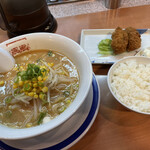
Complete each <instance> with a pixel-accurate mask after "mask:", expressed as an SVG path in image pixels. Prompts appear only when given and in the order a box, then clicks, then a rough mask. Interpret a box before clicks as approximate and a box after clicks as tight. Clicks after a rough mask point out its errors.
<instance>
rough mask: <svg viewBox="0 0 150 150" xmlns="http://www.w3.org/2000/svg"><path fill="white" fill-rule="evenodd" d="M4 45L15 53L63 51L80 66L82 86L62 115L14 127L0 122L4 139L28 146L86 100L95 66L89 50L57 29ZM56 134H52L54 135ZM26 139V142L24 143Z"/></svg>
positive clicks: (24, 37) (64, 120) (13, 143)
mask: <svg viewBox="0 0 150 150" xmlns="http://www.w3.org/2000/svg"><path fill="white" fill-rule="evenodd" d="M0 47H1V48H3V49H5V50H7V51H9V52H10V53H11V54H12V55H13V56H15V55H19V54H21V53H23V52H25V51H30V50H42V49H49V50H54V51H57V52H60V53H62V54H64V55H65V56H67V57H68V58H70V59H71V60H72V62H73V63H74V64H75V66H76V67H77V70H78V73H79V78H80V80H79V82H80V83H79V90H78V93H77V95H76V97H75V99H74V101H73V102H72V103H71V104H70V106H69V107H68V108H67V109H66V110H65V111H64V112H62V113H61V114H60V115H58V116H57V117H55V118H54V119H52V120H51V121H49V122H48V123H45V124H41V125H39V126H35V127H31V128H23V129H15V128H10V127H7V126H4V125H0V133H1V134H0V139H1V140H2V141H4V142H5V143H7V144H8V145H11V146H13V147H15V148H24V147H23V143H25V144H26V145H28V146H29V145H30V144H32V141H34V143H35V144H39V141H42V140H41V138H42V139H44V138H45V139H46V138H50V137H48V135H49V134H48V133H49V132H53V129H55V128H57V127H59V126H61V125H62V124H63V123H64V122H66V121H67V120H68V119H69V118H70V117H71V116H72V115H75V114H76V112H77V110H78V109H79V108H80V106H81V105H82V104H83V102H84V101H85V99H86V96H87V94H88V92H89V90H90V86H91V83H92V66H91V63H90V61H89V58H88V56H87V55H86V53H85V51H84V50H83V49H82V48H81V47H80V45H79V44H77V43H76V42H75V41H73V40H71V39H69V38H67V37H65V36H62V35H58V34H53V33H33V34H26V35H22V36H18V37H15V38H12V39H9V40H7V41H5V42H3V43H1V44H0ZM51 138H52V137H51ZM21 143H22V146H20V145H21Z"/></svg>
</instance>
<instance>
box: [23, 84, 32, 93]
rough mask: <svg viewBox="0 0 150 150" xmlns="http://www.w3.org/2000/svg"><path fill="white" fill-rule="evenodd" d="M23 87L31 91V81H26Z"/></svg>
mask: <svg viewBox="0 0 150 150" xmlns="http://www.w3.org/2000/svg"><path fill="white" fill-rule="evenodd" d="M23 89H24V90H25V91H30V90H31V86H30V84H29V83H25V84H24V85H23Z"/></svg>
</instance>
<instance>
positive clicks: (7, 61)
mask: <svg viewBox="0 0 150 150" xmlns="http://www.w3.org/2000/svg"><path fill="white" fill-rule="evenodd" d="M14 65H15V59H14V57H13V56H12V55H11V54H10V53H9V52H7V51H6V50H4V49H2V48H0V73H5V72H8V71H10V70H11V69H12V68H13V67H14Z"/></svg>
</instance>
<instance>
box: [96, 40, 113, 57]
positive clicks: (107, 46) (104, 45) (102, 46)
mask: <svg viewBox="0 0 150 150" xmlns="http://www.w3.org/2000/svg"><path fill="white" fill-rule="evenodd" d="M111 42H112V40H111V39H104V40H101V42H100V43H99V44H98V49H99V52H98V54H101V55H113V49H112V48H111Z"/></svg>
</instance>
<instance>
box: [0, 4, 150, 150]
mask: <svg viewBox="0 0 150 150" xmlns="http://www.w3.org/2000/svg"><path fill="white" fill-rule="evenodd" d="M149 14H150V5H146V6H139V7H131V8H120V9H115V10H109V11H104V12H97V13H92V14H85V15H78V16H72V17H65V18H59V19H57V22H58V28H57V31H56V33H58V34H61V35H65V36H67V37H69V38H71V39H73V40H75V41H76V42H78V43H79V42H80V34H81V30H82V29H112V28H116V27H118V26H120V27H122V28H126V27H128V26H132V27H135V28H138V29H140V28H150V15H149ZM7 39H8V37H7V34H6V32H5V31H2V30H0V42H3V41H5V40H7ZM109 68H110V66H109V65H93V71H94V73H95V74H96V75H107V72H108V70H109ZM103 90H104V89H103ZM101 95H103V94H102V93H101ZM149 139H150V117H149V116H147V115H141V114H137V113H134V112H131V111H129V110H127V109H125V108H124V107H123V106H121V105H120V104H119V103H118V102H116V101H115V100H114V99H105V95H103V97H101V103H100V108H99V112H98V115H97V117H96V120H95V122H94V123H93V125H92V127H91V128H90V130H89V131H88V132H87V134H86V135H85V136H84V137H83V138H82V139H81V140H80V141H79V142H78V143H76V144H75V145H74V146H73V147H72V148H70V150H98V149H101V150H135V149H136V150H147V149H150V142H149Z"/></svg>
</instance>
